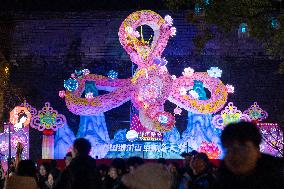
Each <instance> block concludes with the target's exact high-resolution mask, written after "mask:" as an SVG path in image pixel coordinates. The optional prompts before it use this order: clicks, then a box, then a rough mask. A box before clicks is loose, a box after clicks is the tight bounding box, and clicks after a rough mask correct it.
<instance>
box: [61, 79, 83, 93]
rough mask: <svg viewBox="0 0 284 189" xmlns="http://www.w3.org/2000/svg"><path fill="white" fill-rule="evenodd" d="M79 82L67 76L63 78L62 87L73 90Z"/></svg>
mask: <svg viewBox="0 0 284 189" xmlns="http://www.w3.org/2000/svg"><path fill="white" fill-rule="evenodd" d="M78 86H79V84H78V81H77V80H76V79H72V78H69V79H67V80H64V88H65V89H67V90H68V91H71V92H72V91H75V90H76V89H77V88H78Z"/></svg>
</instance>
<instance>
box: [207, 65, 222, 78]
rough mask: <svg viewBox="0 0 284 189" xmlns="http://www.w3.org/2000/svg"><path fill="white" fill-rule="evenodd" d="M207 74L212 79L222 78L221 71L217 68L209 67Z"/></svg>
mask: <svg viewBox="0 0 284 189" xmlns="http://www.w3.org/2000/svg"><path fill="white" fill-rule="evenodd" d="M207 73H208V75H209V76H210V77H214V78H220V77H221V76H222V70H220V69H219V68H218V67H211V68H210V69H209V70H207Z"/></svg>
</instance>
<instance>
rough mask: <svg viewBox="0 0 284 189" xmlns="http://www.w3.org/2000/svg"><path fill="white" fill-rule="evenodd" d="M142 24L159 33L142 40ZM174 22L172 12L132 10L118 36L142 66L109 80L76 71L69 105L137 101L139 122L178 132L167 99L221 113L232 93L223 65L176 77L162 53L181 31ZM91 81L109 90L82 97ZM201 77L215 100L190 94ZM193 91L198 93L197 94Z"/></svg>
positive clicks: (101, 107)
mask: <svg viewBox="0 0 284 189" xmlns="http://www.w3.org/2000/svg"><path fill="white" fill-rule="evenodd" d="M142 25H148V26H150V27H151V28H152V29H153V31H154V36H153V41H152V43H151V44H149V42H147V41H146V42H145V41H144V39H143V38H142V39H141V38H140V34H139V32H138V31H136V28H138V27H139V26H142ZM172 25H173V19H172V18H171V17H170V16H169V15H167V16H166V17H165V19H164V18H162V17H161V16H160V15H159V14H157V13H155V12H153V11H150V10H143V11H137V12H134V13H132V14H130V15H129V16H128V17H127V18H126V19H125V20H124V21H123V22H122V24H121V26H120V28H119V32H118V36H119V40H120V43H121V45H122V46H123V48H124V49H125V51H126V52H127V53H128V54H129V56H130V59H131V61H132V62H133V63H135V64H137V65H138V69H137V70H136V72H135V74H134V76H133V77H132V78H129V79H117V78H116V77H111V78H112V79H109V77H105V76H101V75H95V74H89V73H88V74H83V75H80V77H76V73H75V74H72V77H71V78H70V80H69V81H70V82H65V88H66V92H65V102H66V105H67V107H68V109H69V110H70V111H71V112H72V113H74V114H77V115H96V114H98V113H101V112H106V111H108V110H111V109H113V108H115V107H118V106H120V105H122V104H123V103H125V102H127V101H129V100H131V102H132V103H133V105H134V107H135V108H136V109H138V110H139V120H140V121H141V124H142V125H143V126H144V127H146V128H147V129H149V130H151V131H156V132H167V131H170V130H172V128H173V126H174V124H175V117H174V115H173V114H172V113H169V112H166V111H164V103H165V101H166V100H169V101H171V102H172V103H174V104H176V105H177V106H178V107H180V108H184V109H185V110H187V111H191V112H194V113H203V114H208V113H215V112H217V111H219V110H220V109H221V108H223V106H224V104H225V103H226V101H227V96H228V92H227V88H226V86H225V85H224V84H223V83H222V81H221V80H220V79H219V77H220V76H221V73H222V71H221V70H220V69H217V68H214V69H213V70H212V69H211V70H210V72H209V73H207V72H194V70H192V69H189V68H188V69H187V70H185V73H184V76H181V77H180V78H176V77H175V78H174V79H173V77H172V76H171V75H170V74H169V72H168V70H167V67H166V65H167V63H168V61H167V60H166V59H165V58H164V57H162V53H163V51H164V49H165V47H166V45H167V43H168V40H169V38H170V37H173V36H174V35H175V34H176V28H175V27H173V26H172ZM112 75H113V74H112ZM75 80H76V81H77V82H76V81H75ZM66 81H68V80H66ZM71 81H72V82H71ZM88 81H94V82H95V85H96V86H97V87H98V89H103V90H106V91H109V93H108V94H104V95H99V96H95V97H93V98H91V99H87V98H83V97H81V96H82V94H83V92H84V90H85V83H86V82H88ZM196 81H198V82H200V83H202V84H204V86H206V88H207V89H208V90H209V91H210V93H211V97H210V98H209V99H207V98H204V99H200V98H194V97H193V96H194V95H193V96H192V95H188V94H187V91H190V90H191V89H192V88H193V86H194V85H195V83H196ZM77 83H78V85H77ZM70 84H72V86H71V85H70ZM77 86H78V87H77ZM181 88H184V89H185V93H183V94H180V89H181ZM193 93H194V91H193V92H191V94H193ZM195 96H196V95H195ZM175 112H177V111H175ZM178 112H180V110H179V111H178ZM175 114H176V113H175Z"/></svg>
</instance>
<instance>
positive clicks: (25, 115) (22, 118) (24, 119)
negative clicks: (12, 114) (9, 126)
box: [18, 110, 28, 124]
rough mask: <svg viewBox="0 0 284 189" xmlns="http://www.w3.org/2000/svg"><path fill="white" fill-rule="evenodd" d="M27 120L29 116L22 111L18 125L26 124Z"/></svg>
mask: <svg viewBox="0 0 284 189" xmlns="http://www.w3.org/2000/svg"><path fill="white" fill-rule="evenodd" d="M27 119H28V116H27V114H26V113H25V112H24V111H23V110H22V111H21V112H20V113H19V114H18V123H19V124H24V123H25V122H26V120H27Z"/></svg>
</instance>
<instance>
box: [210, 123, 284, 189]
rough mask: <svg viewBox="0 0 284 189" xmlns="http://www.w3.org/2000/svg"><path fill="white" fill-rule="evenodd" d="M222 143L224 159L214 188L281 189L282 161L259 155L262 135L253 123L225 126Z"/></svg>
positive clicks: (283, 179)
mask: <svg viewBox="0 0 284 189" xmlns="http://www.w3.org/2000/svg"><path fill="white" fill-rule="evenodd" d="M221 142H222V145H223V147H224V150H225V158H224V160H223V162H222V164H221V167H220V169H219V172H218V175H217V183H216V186H215V187H214V188H216V189H217V188H218V189H228V188H230V189H240V188H241V189H254V188H255V189H280V188H284V186H283V182H284V178H283V171H284V169H283V160H282V159H279V158H275V157H272V156H270V155H267V154H262V153H261V152H260V149H259V144H260V142H261V134H260V132H259V130H258V128H257V127H256V126H255V125H254V124H253V123H247V122H240V123H235V124H230V125H228V126H227V127H225V129H224V130H223V132H222V135H221Z"/></svg>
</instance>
